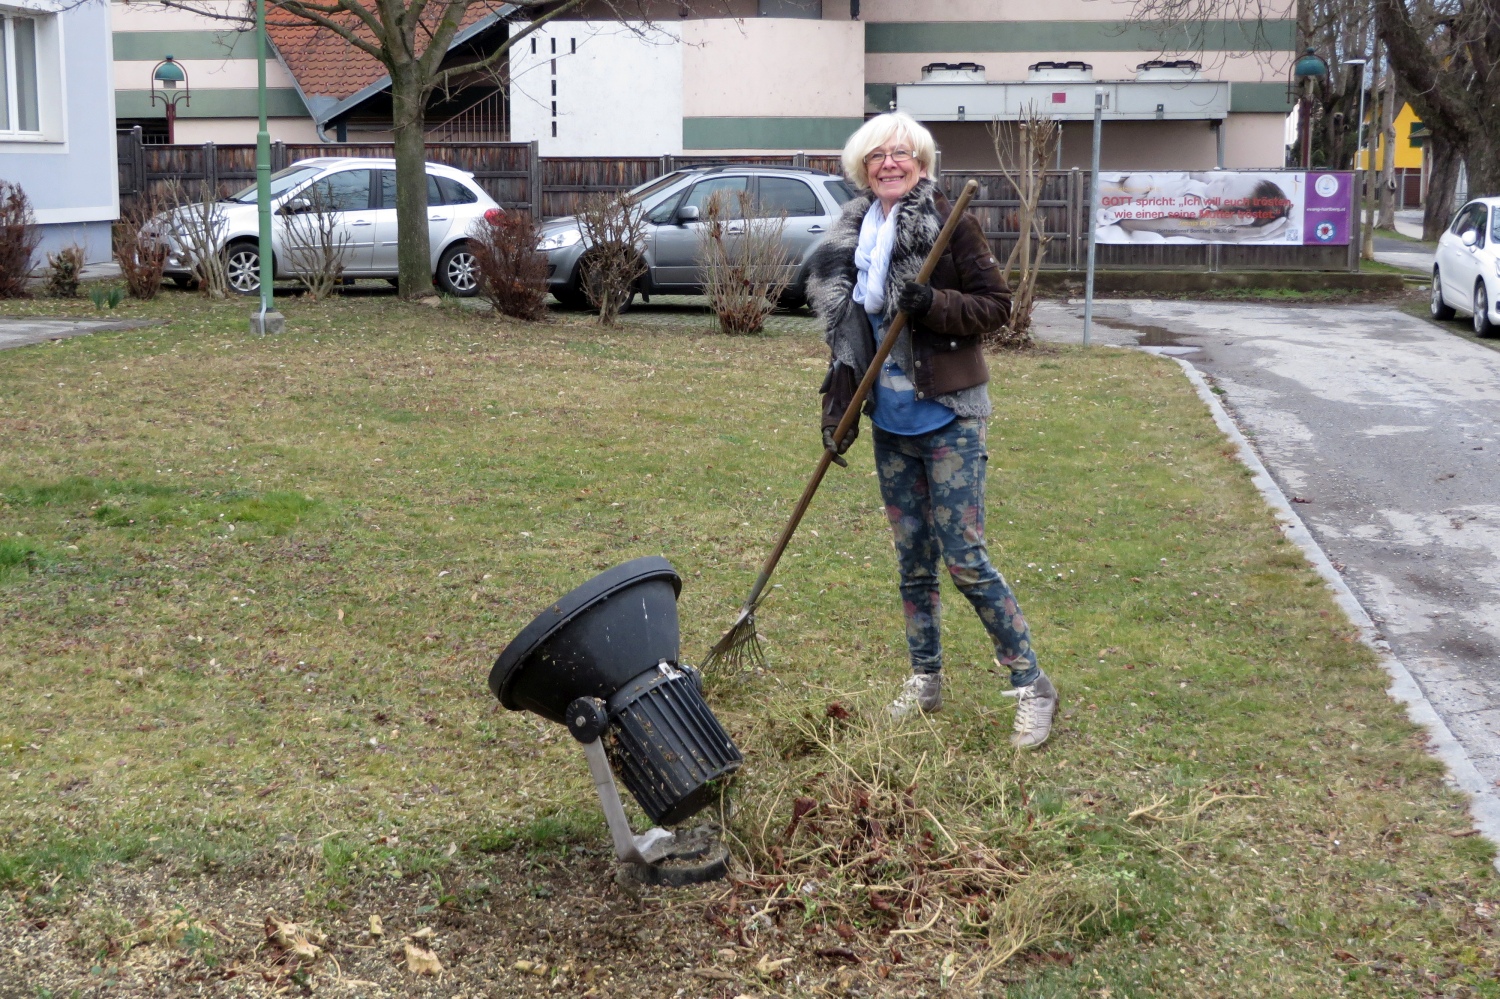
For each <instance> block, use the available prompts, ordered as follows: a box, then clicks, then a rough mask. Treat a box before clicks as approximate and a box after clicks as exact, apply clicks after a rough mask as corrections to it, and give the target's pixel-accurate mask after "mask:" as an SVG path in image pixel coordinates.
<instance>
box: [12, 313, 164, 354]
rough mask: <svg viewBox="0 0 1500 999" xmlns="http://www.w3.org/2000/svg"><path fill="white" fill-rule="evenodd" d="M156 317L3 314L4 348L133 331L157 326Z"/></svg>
mask: <svg viewBox="0 0 1500 999" xmlns="http://www.w3.org/2000/svg"><path fill="white" fill-rule="evenodd" d="M157 322H158V321H157V320H154V319H46V318H41V317H35V316H27V317H14V316H0V350H4V349H5V348H7V347H24V346H26V345H27V344H30V343H46V342H47V341H48V340H61V339H62V338H63V337H69V336H81V335H82V334H84V333H96V332H98V331H100V330H133V329H137V328H139V327H141V326H155V325H156V324H157Z"/></svg>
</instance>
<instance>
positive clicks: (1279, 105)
mask: <svg viewBox="0 0 1500 999" xmlns="http://www.w3.org/2000/svg"><path fill="white" fill-rule="evenodd" d="M1295 104H1296V102H1295V101H1292V100H1289V99H1288V98H1287V86H1286V84H1285V83H1231V84H1230V85H1229V110H1230V111H1231V112H1240V113H1254V112H1264V113H1267V114H1270V113H1275V114H1290V113H1291V110H1292V108H1293V106H1295Z"/></svg>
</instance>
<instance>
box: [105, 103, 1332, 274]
mask: <svg viewBox="0 0 1500 999" xmlns="http://www.w3.org/2000/svg"><path fill="white" fill-rule="evenodd" d="M118 138H119V144H118V148H119V154H118V156H119V161H118V163H119V175H120V200H121V206H122V208H123V207H127V206H128V205H129V204H130V203H131V202H133V201H135V200H137V199H139V198H142V197H147V198H155V199H158V200H161V199H163V198H164V197H165V196H166V194H167V191H168V189H169V188H170V187H171V186H173V185H174V184H175V185H179V186H180V187H181V189H182V190H183V191H184V192H185V193H187V194H188V195H189V196H196V194H197V193H198V191H199V190H200V189H201V186H202V185H203V184H207V185H208V187H209V189H210V190H211V191H212V192H213V193H214V195H215V196H216V197H223V196H226V195H229V194H232V193H234V192H235V191H237V190H240V189H242V188H244V187H247V186H249V185H250V184H252V183H254V181H255V147H254V146H253V145H215V144H213V143H204V144H203V145H195V146H189V145H172V146H166V145H160V146H158V145H147V144H144V143H143V141H142V137H141V136H140V134H139V130H135V131H132V132H122V133H119V136H118ZM394 154H395V147H394V145H393V144H391V143H388V142H360V143H342V144H338V143H285V144H283V143H276V144H275V147H274V149H273V150H272V158H273V163H274V165H275V166H276V167H281V166H285V165H286V164H288V163H292V162H295V161H297V160H301V159H312V158H321V157H343V156H357V157H366V158H381V159H389V158H392V157H393V156H394ZM427 158H428V159H429V160H431V161H432V162H435V163H444V164H447V165H449V166H453V167H456V168H458V169H460V170H465V171H467V172H469V173H471V174H473V175H474V179H475V181H476V182H477V183H478V184H479V185H480V186H481V187H482V188H484V190H485V191H487V192H488V193H489V194H490V196H491V197H493V198H494V199H495V200H496V201H497V202H499V203H500V204H501V205H502V206H503V207H504V208H505V210H506V211H520V212H527V213H530V214H532V215H534V216H540V217H541V218H557V217H559V216H563V215H572V214H575V213H577V211H578V209H579V208H580V207H581V206H582V204H583V201H584V199H585V198H587V197H588V196H589V195H590V194H593V193H596V192H601V191H608V192H614V191H625V190H629V189H631V188H633V187H637V186H639V185H641V184H644V183H646V182H647V181H650V180H653V179H655V178H656V177H660V176H662V175H663V174H664V173H668V172H671V171H673V170H679V169H686V168H691V167H694V166H702V165H709V164H718V163H743V164H762V165H767V166H799V167H800V166H807V167H811V168H813V169H817V170H823V171H825V172H828V173H834V174H837V173H839V171H840V159H839V157H838V156H835V155H828V154H812V155H808V154H806V153H785V154H766V155H755V154H750V155H733V156H673V155H668V156H635V157H628V156H627V157H614V156H609V157H605V156H586V157H548V158H546V159H542V158H540V157H538V156H537V154H536V144H535V143H526V142H479V143H458V142H435V143H429V144H428V145H427ZM971 178H972V179H974V180H977V181H978V182H979V193H978V195H977V196H976V198H975V199H974V201H973V202H972V203H971V210H972V211H973V213H974V215H975V217H976V218H977V219H978V220H979V223H980V226H981V227H982V228H983V230H984V233H985V236H986V237H987V238H988V239H989V241H990V244H991V245H992V246H993V247H994V250H995V253H996V254H997V255H998V256H999V258H1000V259H1001V260H1002V261H1004V260H1006V259H1008V258H1009V256H1010V252H1011V249H1012V247H1013V246H1014V245H1015V244H1016V241H1017V238H1018V232H1017V209H1018V207H1019V200H1018V198H1017V194H1016V190H1015V187H1014V185H1013V184H1012V183H1011V181H1010V180H1009V179H1008V178H1007V177H1006V176H1005V175H1004V174H1003V173H1000V172H999V171H995V170H988V171H960V170H945V171H941V172H940V174H939V184H940V185H941V187H942V189H943V190H944V192H945V193H946V194H947V195H948V197H949V198H954V197H957V195H958V192H959V191H960V190H961V189H962V187H963V185H964V184H965V182H967V181H968V180H970V179H971ZM1088 180H1089V179H1088V175H1087V174H1085V173H1083V172H1082V171H1079V170H1054V171H1048V173H1047V175H1046V177H1045V178H1044V179H1043V189H1042V197H1041V201H1040V203H1039V208H1040V211H1041V216H1042V225H1043V230H1044V233H1045V235H1046V238H1047V241H1048V242H1047V247H1046V253H1045V256H1044V259H1043V266H1044V267H1047V268H1052V269H1064V268H1065V269H1069V270H1082V269H1083V268H1084V266H1085V262H1086V259H1087V246H1088V222H1089V211H1088V204H1089V192H1088V186H1089V185H1088ZM1355 238H1357V234H1356V237H1355ZM1098 264H1099V266H1100V267H1110V268H1162V269H1181V268H1194V269H1204V270H1282V269H1293V270H1351V269H1353V268H1354V267H1355V266H1356V264H1357V259H1356V255H1355V254H1354V253H1352V252H1351V251H1350V249H1349V248H1348V247H1345V246H1285V245H1282V246H1249V245H1222V246H1214V245H1202V244H1165V243H1160V244H1128V245H1122V244H1115V243H1106V244H1101V245H1100V246H1099V248H1098Z"/></svg>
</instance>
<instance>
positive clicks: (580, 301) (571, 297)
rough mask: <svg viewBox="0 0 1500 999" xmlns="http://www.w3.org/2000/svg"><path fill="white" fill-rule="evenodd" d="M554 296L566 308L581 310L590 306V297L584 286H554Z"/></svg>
mask: <svg viewBox="0 0 1500 999" xmlns="http://www.w3.org/2000/svg"><path fill="white" fill-rule="evenodd" d="M552 297H553V298H555V299H557V304H558V305H561V306H562V307H563V308H565V309H573V310H576V311H580V312H581V311H583V310H584V309H587V308H589V297H588V296H587V295H585V294H584V293H583V289H582V288H554V289H552Z"/></svg>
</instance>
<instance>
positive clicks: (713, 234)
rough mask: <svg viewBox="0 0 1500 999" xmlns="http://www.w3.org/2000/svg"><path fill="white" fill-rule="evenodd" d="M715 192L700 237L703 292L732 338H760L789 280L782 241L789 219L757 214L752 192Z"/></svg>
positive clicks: (711, 196)
mask: <svg viewBox="0 0 1500 999" xmlns="http://www.w3.org/2000/svg"><path fill="white" fill-rule="evenodd" d="M735 198H736V201H735V202H734V203H733V204H731V203H730V200H729V192H727V191H715V192H714V193H713V194H711V195H709V197H708V202H707V203H706V204H705V205H704V206H703V207H704V214H703V221H704V223H705V225H704V226H703V228H702V229H701V230H699V233H698V260H699V262H700V263H701V264H702V265H703V293H704V295H706V296H707V297H708V302H709V305H710V306H712V307H713V310H714V312H715V314H717V315H718V317H719V329H720V330H722V331H723V332H725V333H728V334H730V335H735V334H748V333H759V332H761V331H762V330H763V329H765V327H766V317H767V316H769V315H770V314H771V313H772V312H773V311H775V309H776V303H777V302H778V301H779V300H780V298H781V296H782V293H783V292H785V291H786V289H787V285H788V283H789V281H790V277H791V276H790V275H789V274H788V273H787V271H788V269H789V268H788V266H787V265H788V263H789V261H788V260H787V251H786V247H785V245H784V244H783V243H782V241H781V237H782V234H783V232H784V231H785V230H786V214H785V213H784V212H783V213H781V214H779V215H757V214H756V211H755V206H754V204H753V202H752V200H751V197H750V192H749V191H737V192H735Z"/></svg>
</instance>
